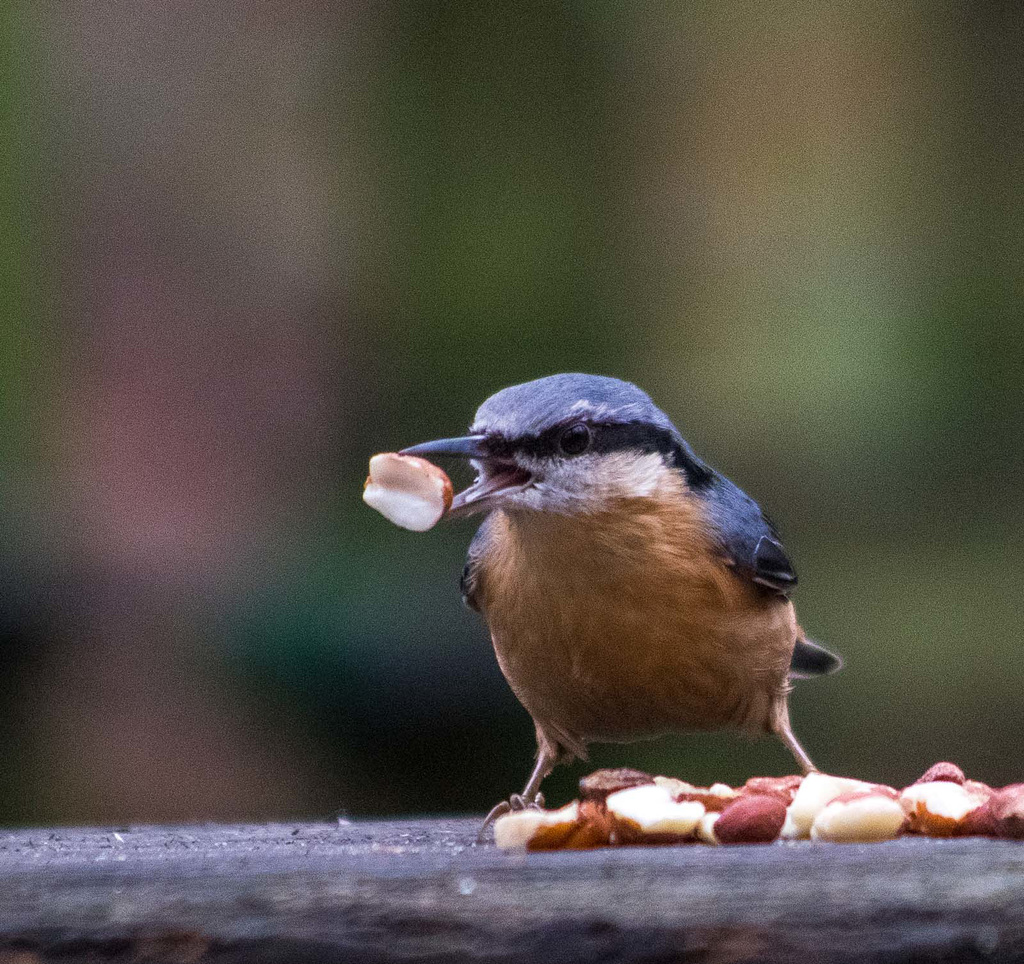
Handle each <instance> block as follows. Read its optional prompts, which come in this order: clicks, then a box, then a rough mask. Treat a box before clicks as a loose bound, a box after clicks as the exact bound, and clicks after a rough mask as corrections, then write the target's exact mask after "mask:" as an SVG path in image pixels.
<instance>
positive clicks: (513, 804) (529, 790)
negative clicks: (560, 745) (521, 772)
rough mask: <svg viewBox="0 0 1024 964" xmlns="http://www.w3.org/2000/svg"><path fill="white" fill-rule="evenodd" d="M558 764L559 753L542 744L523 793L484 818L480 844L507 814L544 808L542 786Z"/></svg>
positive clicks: (497, 805) (514, 794) (505, 802)
mask: <svg viewBox="0 0 1024 964" xmlns="http://www.w3.org/2000/svg"><path fill="white" fill-rule="evenodd" d="M557 762H558V752H557V751H556V750H552V749H551V748H550V747H549V746H548V745H547V744H546V742H545V743H541V745H540V746H539V747H538V748H537V762H536V763H535V764H534V767H533V772H532V773H531V774H530V779H529V780H527V781H526V786H525V787H524V788H523V792H522V793H513V794H512V796H511V797H509V798H508V799H507V800H502V801H501V803H499V804H496V805H495V806H494V807H493V808H492V809H491V812H490V813H488V814H487V816H486V817H484V822H483V826H481V827H480V832H479V833H478V834H477V841H478V842H479V841H480V840H481V839H482V838H483V835H484V831H486V830H487V828H488V827H489V826H490V825H491V824H492V823H494V821H495V820H497V819H498V817H501V816H503V815H504V814H506V813H510V812H511V811H514V810H530V809H538V810H539V809H540V808H541V807H543V806H544V797H543V796H542V795H541V793H540V785H541V782H542V781H543V780H544V777H546V776H547V775H548V774H549V773H550V772H551V771H552V769H554V766H555V764H556V763H557Z"/></svg>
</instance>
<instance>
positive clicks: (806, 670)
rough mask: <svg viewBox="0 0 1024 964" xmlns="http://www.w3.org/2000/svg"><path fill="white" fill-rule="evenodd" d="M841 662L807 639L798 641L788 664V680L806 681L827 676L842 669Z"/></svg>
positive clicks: (834, 655)
mask: <svg viewBox="0 0 1024 964" xmlns="http://www.w3.org/2000/svg"><path fill="white" fill-rule="evenodd" d="M842 666H843V661H842V660H841V659H840V658H839V657H838V656H836V654H835V653H830V652H829V651H828V650H827V649H825V647H824V646H819V645H818V644H817V643H815V642H812V641H811V640H809V639H798V640H797V641H796V646H795V647H794V649H793V659H792V660H791V661H790V663H789V678H790V679H808V678H809V677H811V676H827V675H828V674H829V673H834V672H836V671H837V670H839V669H842Z"/></svg>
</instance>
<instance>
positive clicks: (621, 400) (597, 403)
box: [402, 374, 711, 515]
mask: <svg viewBox="0 0 1024 964" xmlns="http://www.w3.org/2000/svg"><path fill="white" fill-rule="evenodd" d="M469 431H470V434H469V435H466V436H463V437H461V438H448V439H440V440H438V441H436V442H424V443H423V444H421V445H414V446H412V447H411V448H407V449H404V450H403V452H402V454H403V455H420V456H426V457H428V458H429V457H434V456H455V457H460V458H467V459H469V460H470V461H471V462H472V465H473V467H474V468H475V469H476V471H477V479H476V481H475V482H474V483H473V485H471V486H470V487H469V488H468V489H465V490H464V491H462V492H460V493H459V494H458V495H457V496H456V497H455V501H454V502H453V503H452V512H453V513H454V514H463V515H465V514H469V513H471V512H486V511H489V510H491V509H495V508H503V509H506V510H509V511H517V510H521V511H533V512H556V513H559V514H563V515H571V514H578V513H589V512H599V511H601V510H602V509H604V508H606V507H607V506H608V505H609V503H610V502H611V501H612V500H618V499H623V498H637V497H644V496H650V495H651V494H652V493H653V492H654V491H655V489H656V488H657V487H658V486H659V484H660V483H661V482H662V481H663V480H664V478H665V473H666V472H670V471H672V472H674V473H675V477H676V478H678V477H679V472H680V471H681V472H682V473H683V477H684V478H685V479H686V480H687V481H689V483H690V484H691V485H693V486H699V485H701V484H704V483H706V481H707V480H708V479H709V478H710V475H711V470H710V469H708V468H707V466H705V465H704V464H703V463H702V462H701V461H700V460H699V459H697V457H696V456H695V455H694V454H693V452H692V451H691V449H690V447H689V446H688V445H687V443H686V442H685V440H684V439H683V438H682V436H681V435H680V434H679V432H678V430H677V429H676V427H675V426H674V425H673V424H672V422H671V421H670V420H669V418H668V416H666V415H665V413H664V412H662V411H661V409H659V408H658V407H657V406H656V405H655V404H654V402H652V401H651V399H650V398H649V397H648V395H647V394H646V393H645V392H643V391H641V390H640V389H639V388H637V387H636V386H635V385H631V384H630V383H629V382H623V381H620V380H619V379H617V378H606V377H603V376H599V375H576V374H566V375H552V376H550V377H548V378H539V379H537V380H536V381H532V382H526V383H525V384H522V385H513V386H511V387H510V388H506V389H503V390H502V391H500V392H498V393H497V394H495V395H492V396H491V397H490V398H489V399H487V401H485V402H484V403H483V405H481V406H480V408H479V409H478V410H477V413H476V418H475V419H474V420H473V424H472V425H471V426H470V430H469Z"/></svg>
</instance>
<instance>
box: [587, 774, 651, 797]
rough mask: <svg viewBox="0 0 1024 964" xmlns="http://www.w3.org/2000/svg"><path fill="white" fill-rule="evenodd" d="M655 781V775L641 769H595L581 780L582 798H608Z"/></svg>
mask: <svg viewBox="0 0 1024 964" xmlns="http://www.w3.org/2000/svg"><path fill="white" fill-rule="evenodd" d="M651 783H654V777H652V776H651V775H650V774H649V773H642V772H641V771H640V770H630V769H629V767H619V768H618V769H613V770H595V771H594V772H593V773H590V774H588V775H587V776H585V777H583V779H582V780H580V799H581V800H602V801H603V800H606V799H607V798H608V795H609V794H611V793H616V792H617V791H619V790H629V789H630V788H631V787H643V786H647V785H648V784H651Z"/></svg>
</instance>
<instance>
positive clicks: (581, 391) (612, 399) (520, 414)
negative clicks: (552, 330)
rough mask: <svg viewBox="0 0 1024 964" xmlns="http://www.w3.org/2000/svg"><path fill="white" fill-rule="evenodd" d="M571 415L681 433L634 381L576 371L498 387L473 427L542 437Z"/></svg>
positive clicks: (488, 430) (483, 430) (571, 417)
mask: <svg viewBox="0 0 1024 964" xmlns="http://www.w3.org/2000/svg"><path fill="white" fill-rule="evenodd" d="M574 418H579V419H581V420H584V419H585V420H589V421H594V422H602V423H630V422H631V423H639V424H646V425H650V426H652V427H654V428H658V429H660V430H662V431H663V432H667V433H671V434H672V435H674V436H676V437H678V436H679V432H678V431H677V429H676V427H675V426H674V425H673V424H672V422H671V421H670V420H669V418H668V416H667V415H666V414H665V413H664V412H663V411H662V410H661V409H660V408H658V406H657V405H655V404H654V402H652V401H651V399H650V396H649V395H648V394H647V393H646V392H644V391H642V390H641V389H639V388H637V387H636V385H633V384H631V383H630V382H624V381H622V380H621V379H618V378H608V377H606V376H604V375H580V374H575V373H571V374H564V375H550V376H548V377H547V378H537V379H535V380H534V381H532V382H524V383H523V384H522V385H512V386H510V387H509V388H505V389H502V390H501V391H500V392H497V393H496V394H494V395H492V396H491V397H490V398H488V399H487V401H485V402H484V403H483V405H481V406H480V408H478V409H477V413H476V418H475V419H474V420H473V426H472V431H473V432H488V433H495V434H497V435H502V436H505V437H509V438H514V437H518V436H523V435H540V434H541V433H543V432H544V431H545V430H547V429H549V428H551V427H552V426H555V425H559V424H562V423H564V422H567V421H570V420H572V419H574ZM680 441H681V438H680Z"/></svg>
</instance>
